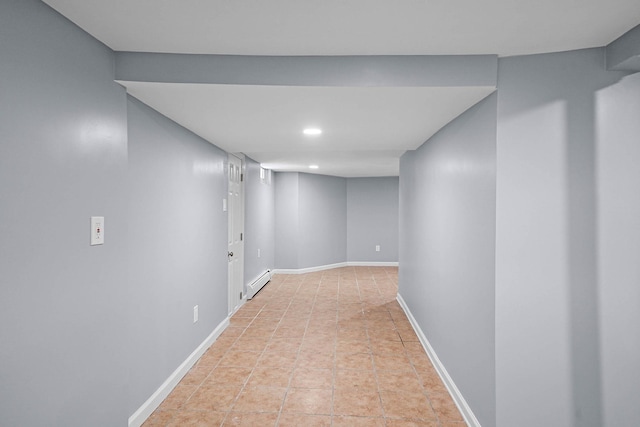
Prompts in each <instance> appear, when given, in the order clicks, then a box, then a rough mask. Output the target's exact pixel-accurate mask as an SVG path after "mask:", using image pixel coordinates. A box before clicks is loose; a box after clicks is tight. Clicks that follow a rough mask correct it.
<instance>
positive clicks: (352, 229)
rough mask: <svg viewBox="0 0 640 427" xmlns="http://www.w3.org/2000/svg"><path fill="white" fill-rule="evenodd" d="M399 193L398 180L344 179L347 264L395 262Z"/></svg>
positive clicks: (392, 178) (387, 178) (386, 178)
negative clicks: (345, 184) (345, 180)
mask: <svg viewBox="0 0 640 427" xmlns="http://www.w3.org/2000/svg"><path fill="white" fill-rule="evenodd" d="M398 192H399V180H398V177H384V178H349V179H347V260H348V261H350V262H398V203H399V194H398ZM376 245H380V252H376V250H375V248H376Z"/></svg>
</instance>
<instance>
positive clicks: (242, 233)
mask: <svg viewBox="0 0 640 427" xmlns="http://www.w3.org/2000/svg"><path fill="white" fill-rule="evenodd" d="M242 234H243V233H240V241H241V242H242V237H243V236H242Z"/></svg>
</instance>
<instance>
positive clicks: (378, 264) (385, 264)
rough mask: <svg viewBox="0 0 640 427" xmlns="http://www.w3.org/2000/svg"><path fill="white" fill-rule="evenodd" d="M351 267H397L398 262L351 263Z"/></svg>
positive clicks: (349, 264)
mask: <svg viewBox="0 0 640 427" xmlns="http://www.w3.org/2000/svg"><path fill="white" fill-rule="evenodd" d="M347 265H348V266H349V267H397V266H398V262H384V261H375V262H373V261H372V262H368V261H349V262H348V263H347Z"/></svg>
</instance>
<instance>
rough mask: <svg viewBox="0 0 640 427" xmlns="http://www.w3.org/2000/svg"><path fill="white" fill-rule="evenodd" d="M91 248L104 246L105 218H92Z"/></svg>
mask: <svg viewBox="0 0 640 427" xmlns="http://www.w3.org/2000/svg"><path fill="white" fill-rule="evenodd" d="M90 244H91V246H95V245H103V244H104V217H103V216H92V217H91V243H90Z"/></svg>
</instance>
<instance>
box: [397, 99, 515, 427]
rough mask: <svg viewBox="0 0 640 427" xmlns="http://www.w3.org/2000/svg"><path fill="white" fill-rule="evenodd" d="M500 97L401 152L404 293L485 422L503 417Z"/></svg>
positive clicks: (477, 106)
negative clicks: (498, 384) (499, 373)
mask: <svg viewBox="0 0 640 427" xmlns="http://www.w3.org/2000/svg"><path fill="white" fill-rule="evenodd" d="M496 99H497V97H496V95H495V94H494V95H491V96H489V97H488V98H487V99H485V100H483V101H481V102H480V103H479V104H477V105H476V106H474V107H472V108H471V109H469V110H468V111H467V112H465V113H464V114H463V115H461V116H460V117H458V118H457V119H456V120H455V121H454V122H452V123H450V124H449V125H448V126H447V127H445V128H444V129H442V130H441V131H440V132H439V133H437V134H436V135H435V136H434V137H432V138H431V139H429V140H428V141H427V142H426V143H425V144H423V145H422V146H421V147H420V148H419V149H418V150H416V151H410V152H407V153H406V154H404V155H403V156H402V158H401V160H400V282H399V293H400V295H401V296H402V297H403V299H404V300H405V302H406V303H407V305H408V306H409V309H410V310H411V312H412V313H413V315H414V317H415V318H416V321H417V322H418V324H419V325H420V327H421V329H422V331H423V332H424V333H425V335H426V336H427V339H428V340H429V342H430V343H431V345H432V346H433V348H434V349H435V351H436V353H437V354H438V356H439V358H440V360H441V361H442V363H443V364H444V366H445V367H446V369H447V371H448V372H449V374H450V375H451V377H452V378H453V380H454V382H455V383H456V385H457V386H458V388H459V389H460V391H461V392H462V394H463V395H464V397H465V399H466V400H467V402H468V403H469V405H470V406H471V408H472V409H473V411H474V413H475V415H476V417H477V418H478V419H479V420H480V422H481V424H482V425H483V426H491V425H495V379H494V373H495V362H494V360H495V359H494V343H495V337H494V278H495V276H494V261H495V259H494V239H495V197H496V196H495V184H496V181H495V180H496V178H495V165H496V152H495V141H496V121H495V117H496ZM512 425H517V424H512Z"/></svg>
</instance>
